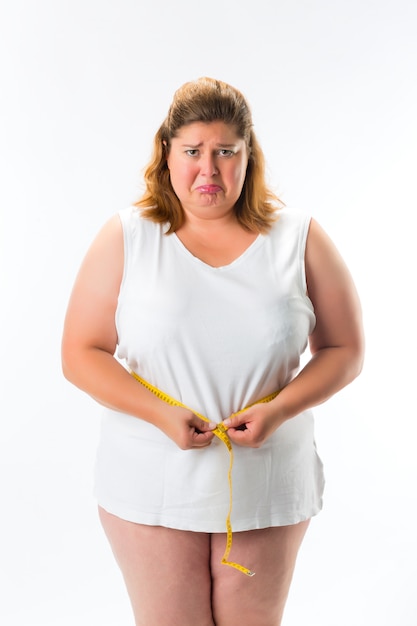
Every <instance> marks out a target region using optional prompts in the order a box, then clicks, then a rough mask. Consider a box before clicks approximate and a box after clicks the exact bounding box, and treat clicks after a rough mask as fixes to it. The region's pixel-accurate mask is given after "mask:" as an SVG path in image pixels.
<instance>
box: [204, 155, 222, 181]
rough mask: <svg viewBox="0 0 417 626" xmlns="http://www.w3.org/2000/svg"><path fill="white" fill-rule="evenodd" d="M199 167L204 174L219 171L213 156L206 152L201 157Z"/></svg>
mask: <svg viewBox="0 0 417 626" xmlns="http://www.w3.org/2000/svg"><path fill="white" fill-rule="evenodd" d="M200 167H201V173H202V174H203V175H204V176H215V175H216V174H218V173H219V170H218V167H217V165H216V160H215V157H214V155H212V154H207V155H204V156H202V157H201V160H200Z"/></svg>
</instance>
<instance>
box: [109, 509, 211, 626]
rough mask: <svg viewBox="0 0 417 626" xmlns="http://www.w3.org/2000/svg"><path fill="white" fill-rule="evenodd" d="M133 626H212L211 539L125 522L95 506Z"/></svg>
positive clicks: (208, 536) (197, 534) (204, 535)
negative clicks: (124, 590)
mask: <svg viewBox="0 0 417 626" xmlns="http://www.w3.org/2000/svg"><path fill="white" fill-rule="evenodd" d="M99 513H100V519H101V523H102V525H103V528H104V531H105V533H106V535H107V538H108V540H109V542H110V545H111V547H112V550H113V553H114V556H115V558H116V561H117V562H118V564H119V567H120V569H121V571H122V574H123V577H124V580H125V584H126V587H127V591H128V594H129V597H130V600H131V604H132V608H133V613H134V615H135V620H136V626H196V625H197V624H198V626H214V621H213V617H212V611H211V576H210V535H208V534H206V533H193V532H187V531H181V530H172V529H170V528H163V527H161V526H144V525H142V524H134V523H132V522H126V521H125V520H122V519H120V518H118V517H115V516H114V515H111V514H110V513H107V512H106V511H104V510H103V509H102V508H99Z"/></svg>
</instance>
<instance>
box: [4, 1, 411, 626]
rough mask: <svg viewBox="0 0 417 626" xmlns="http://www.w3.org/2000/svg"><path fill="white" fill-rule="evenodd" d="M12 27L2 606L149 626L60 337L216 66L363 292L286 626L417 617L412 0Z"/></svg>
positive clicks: (287, 186) (72, 18)
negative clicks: (157, 153) (187, 100)
mask: <svg viewBox="0 0 417 626" xmlns="http://www.w3.org/2000/svg"><path fill="white" fill-rule="evenodd" d="M0 24H1V26H0V29H1V32H0V52H1V80H0V89H1V100H0V113H1V127H0V132H1V135H0V150H1V154H0V177H1V184H0V208H1V224H0V228H1V230H0V236H1V259H0V272H1V307H0V309H1V311H0V312H1V320H0V321H1V326H0V328H1V333H2V359H1V367H2V371H1V380H0V384H1V403H0V407H1V409H0V411H1V437H0V528H1V532H0V622H1V623H2V624H5V626H17V625H19V626H73V625H74V626H75V625H76V626H94V625H95V624H100V625H108V626H110V625H112V626H128V625H131V624H132V619H131V616H130V607H129V605H128V601H127V597H126V594H125V591H124V587H123V583H122V580H121V577H120V575H119V572H118V570H117V568H116V565H115V564H114V562H113V558H112V555H111V554H110V549H109V547H108V545H107V543H106V541H105V539H104V536H103V533H102V530H101V527H100V526H99V523H98V520H97V516H96V510H95V503H94V500H93V497H92V477H93V467H94V455H95V448H96V442H97V432H98V426H99V419H100V410H99V408H98V407H97V406H96V405H95V404H94V402H93V401H92V400H90V399H89V398H88V397H87V396H86V395H84V394H83V393H82V392H80V391H78V390H77V389H75V388H73V387H72V386H71V385H70V384H69V383H68V382H66V381H65V380H64V379H63V377H62V374H61V370H60V336H61V330H62V322H63V316H64V313H65V308H66V304H67V300H68V297H69V293H70V289H71V286H72V283H73V280H74V277H75V274H76V271H77V268H78V266H79V263H80V261H81V259H82V256H83V255H84V252H85V250H86V248H87V246H88V244H89V243H90V241H91V239H92V237H93V236H94V235H95V233H96V231H97V230H98V228H99V227H100V226H101V225H102V223H103V222H104V221H105V220H106V219H107V218H108V217H109V216H110V215H112V214H113V213H114V212H116V211H117V210H118V209H120V208H123V207H125V206H127V205H128V204H130V203H131V202H132V201H133V200H135V199H136V198H137V197H138V195H139V192H140V176H141V171H142V168H143V166H144V165H145V164H146V162H147V160H148V157H149V154H150V149H151V142H152V137H153V134H154V132H155V131H156V129H157V127H158V126H159V124H160V122H161V121H162V119H163V117H164V116H165V113H166V111H167V108H168V106H169V103H170V101H171V97H172V94H173V91H174V90H175V89H176V88H177V87H178V86H179V85H181V84H182V83H183V82H185V81H187V80H189V79H193V78H197V77H198V76H201V75H210V76H214V77H217V78H220V79H223V80H226V81H228V82H230V83H232V84H233V85H235V86H236V87H238V88H239V89H241V90H242V91H243V92H244V93H245V95H246V96H247V98H248V100H249V102H250V103H251V105H252V109H253V115H254V121H255V130H256V132H257V133H258V136H259V139H260V141H261V144H262V146H263V148H264V151H265V153H266V157H267V161H268V164H269V172H270V179H271V182H272V184H273V185H274V186H275V188H276V189H277V190H278V191H279V193H280V194H281V196H282V198H283V200H284V201H285V202H286V204H287V205H290V206H298V207H300V208H302V209H304V210H306V211H309V212H311V213H312V214H313V215H314V216H315V217H316V219H317V220H318V221H319V222H320V223H321V224H322V225H323V226H324V228H325V229H326V230H327V231H328V233H329V234H330V235H331V236H332V238H333V240H334V241H335V242H336V244H337V245H338V247H339V249H340V250H341V252H342V254H343V255H344V257H345V259H346V261H347V262H348V264H349V266H350V268H351V271H352V273H353V275H354V278H355V280H356V283H357V286H358V289H359V292H360V295H361V298H362V302H363V308H364V317H365V324H366V333H367V359H366V365H365V369H364V372H363V374H362V376H361V377H360V378H359V379H358V380H357V381H355V382H354V383H353V384H352V385H351V386H350V387H349V388H347V389H346V390H344V391H342V392H341V393H340V394H338V396H336V397H335V398H333V399H332V400H330V401H329V402H328V403H327V404H326V405H325V406H321V407H319V408H317V410H316V418H317V443H318V447H319V450H320V453H321V456H322V458H323V461H324V463H325V468H326V476H327V489H326V494H325V508H324V511H323V512H322V513H321V514H320V515H319V516H318V517H317V518H316V519H315V520H314V522H313V524H312V526H311V529H310V531H309V534H308V536H307V538H306V540H305V543H304V546H303V548H302V551H301V553H300V557H299V563H298V569H297V572H296V575H295V579H294V584H293V588H292V591H291V595H290V598H289V601H288V607H287V611H286V616H285V621H284V624H285V626H301V625H302V626H373V625H378V626H393V625H398V626H415V624H416V623H417V600H416V594H415V590H416V589H415V586H416V579H417V533H416V520H415V515H416V509H417V506H416V505H417V502H416V499H417V498H416V492H417V490H416V478H417V462H416V453H415V450H416V417H417V412H416V377H415V373H416V368H415V364H414V362H413V359H414V357H415V353H416V338H415V323H416V322H415V320H416V310H415V304H414V303H415V297H414V293H413V292H414V291H415V286H416V279H415V270H416V267H417V265H416V252H415V248H416V244H415V237H414V215H415V212H416V208H417V206H416V204H417V203H416V197H417V194H416V171H417V167H416V166H417V147H416V139H417V122H416V119H417V116H416V111H417V88H416V67H417V37H416V32H417V8H416V3H415V2H414V0H349V1H348V0H346V1H343V0H310V1H308V0H269V1H267V0H257V1H256V2H253V3H249V2H247V3H244V2H242V1H241V0H222V1H219V0H211V1H210V2H209V3H204V2H202V3H199V2H196V1H195V0H193V1H191V0H176V1H175V2H172V1H168V0H165V2H162V1H161V0H154V1H153V2H146V3H145V2H143V1H141V0H118V1H117V2H116V1H114V2H112V1H111V0H101V1H99V0H9V2H7V0H3V2H2V3H1V8H0ZM196 626H198V625H197V624H196Z"/></svg>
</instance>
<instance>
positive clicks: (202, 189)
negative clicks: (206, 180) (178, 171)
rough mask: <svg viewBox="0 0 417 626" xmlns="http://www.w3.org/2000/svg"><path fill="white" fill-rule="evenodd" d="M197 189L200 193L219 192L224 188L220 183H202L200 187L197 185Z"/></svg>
mask: <svg viewBox="0 0 417 626" xmlns="http://www.w3.org/2000/svg"><path fill="white" fill-rule="evenodd" d="M197 191H199V192H200V193H218V192H219V191H223V190H222V188H221V187H219V185H200V187H197Z"/></svg>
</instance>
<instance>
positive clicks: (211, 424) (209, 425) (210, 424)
mask: <svg viewBox="0 0 417 626" xmlns="http://www.w3.org/2000/svg"><path fill="white" fill-rule="evenodd" d="M208 427H209V429H210V430H214V429H215V428H217V424H216V422H209V423H208Z"/></svg>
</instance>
